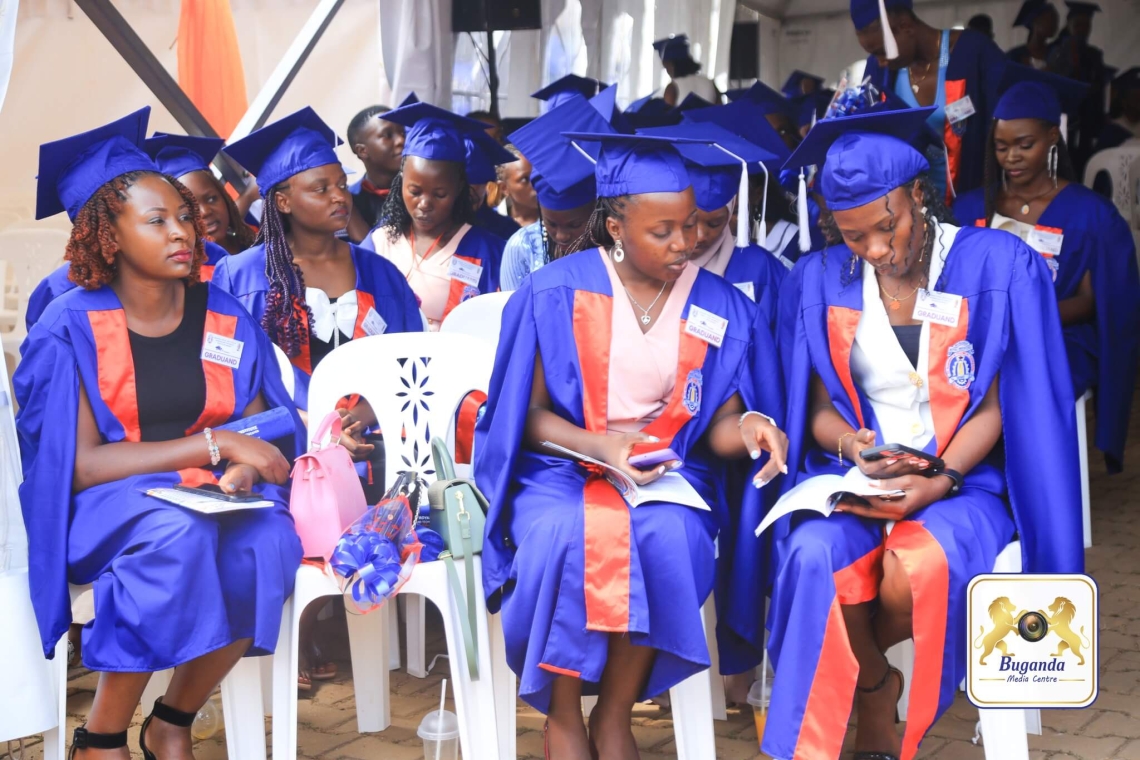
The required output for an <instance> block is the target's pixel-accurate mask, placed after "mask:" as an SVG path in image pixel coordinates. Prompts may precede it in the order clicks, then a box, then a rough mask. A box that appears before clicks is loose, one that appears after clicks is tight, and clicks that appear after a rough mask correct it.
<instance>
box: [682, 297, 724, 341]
mask: <svg viewBox="0 0 1140 760" xmlns="http://www.w3.org/2000/svg"><path fill="white" fill-rule="evenodd" d="M727 330H728V320H727V319H725V318H724V317H718V316H717V315H716V314H713V313H712V312H711V311H705V310H704V309H702V308H701V307H700V306H697V305H696V304H693V305H692V306H690V307H689V318H688V319H686V320H685V332H687V333H688V334H689V335H695V336H696V337H698V338H700V339H701V340H703V341H704V342H705V343H708V344H709V345H710V346H716V347H717V348H720V345H721V344H722V343H724V334H725V332H726V331H727Z"/></svg>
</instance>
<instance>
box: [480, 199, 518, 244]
mask: <svg viewBox="0 0 1140 760" xmlns="http://www.w3.org/2000/svg"><path fill="white" fill-rule="evenodd" d="M474 224H475V226H476V227H482V228H483V229H485V230H487V232H490V233H491V234H492V235H496V236H498V237H501V238H502V239H503V240H504V241H505V240H510V239H511V235H513V234H515V233H516V232H518V231H519V230H520V229H522V227H520V226H519V223H518V222H516V221H515V220H514V219H511V218H510V217H509V216H503V215H502V214H500V213H499V212H498V211H496V210H495V209H493V208H487V206H480V207H479V208H478V209H477V210H476V211H475V222H474Z"/></svg>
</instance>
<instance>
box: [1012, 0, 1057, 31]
mask: <svg viewBox="0 0 1140 760" xmlns="http://www.w3.org/2000/svg"><path fill="white" fill-rule="evenodd" d="M1050 8H1052V9H1053V10H1054V11H1056V10H1057V8H1056V6H1054V5H1053V4H1052V3H1050V2H1048V0H1025V2H1024V3H1022V4H1021V8H1020V9H1019V10H1018V11H1017V18H1015V19H1014V20H1013V25H1014V26H1023V27H1025V28H1026V29H1032V28H1033V22H1034V21H1036V20H1037V19H1038V18H1040V17H1041V14H1043V13H1045V12H1047V11H1048V10H1049V9H1050Z"/></svg>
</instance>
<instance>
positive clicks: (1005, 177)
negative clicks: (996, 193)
mask: <svg viewBox="0 0 1140 760" xmlns="http://www.w3.org/2000/svg"><path fill="white" fill-rule="evenodd" d="M1001 189H1002V190H1009V174H1007V173H1006V171H1005V169H1002V170H1001Z"/></svg>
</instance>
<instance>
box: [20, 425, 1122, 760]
mask: <svg viewBox="0 0 1140 760" xmlns="http://www.w3.org/2000/svg"><path fill="white" fill-rule="evenodd" d="M1089 432H1090V436H1089V437H1090V439H1091V438H1092V430H1091V426H1090V431H1089ZM1131 441H1132V442H1133V443H1132V446H1131V447H1130V450H1129V452H1128V453H1129V458H1128V464H1129V466H1130V469H1131V472H1129V473H1125V474H1122V475H1116V476H1113V477H1111V478H1109V477H1107V476H1106V475H1105V472H1104V464H1103V461H1102V460H1101V458H1100V456H1099V455H1098V454H1096V453H1094V454H1093V455H1092V457H1091V460H1092V461H1091V469H1092V478H1091V480H1092V498H1093V542H1094V546H1093V548H1092V549H1090V550H1089V551H1088V553H1087V555H1086V556H1087V565H1088V571H1089V573H1090V574H1091V575H1093V576H1094V577H1095V578H1096V580H1097V582H1098V584H1099V585H1100V593H1101V599H1100V604H1101V621H1100V622H1101V648H1100V662H1101V687H1100V698H1099V699H1098V700H1097V702H1096V703H1095V704H1094V705H1093V706H1092V707H1089V708H1088V709H1085V710H1076V711H1046V712H1045V713H1044V715H1043V721H1044V726H1045V727H1044V734H1043V735H1042V736H1031V737H1030V739H1029V746H1030V748H1031V751H1030V756H1031V758H1032V759H1033V760H1063V759H1065V758H1079V760H1140V410H1138V411H1137V412H1135V413H1134V414H1133V419H1132V431H1131ZM1047 444H1048V442H1043V445H1042V458H1043V462H1042V465H1043V466H1048V461H1047V460H1048V456H1049V450H1050V447H1049V446H1048V445H1047ZM439 630H440V629H439V625H438V620H436V621H431V618H429V635H432V634H434V635H432V639H431V641H430V642H429V658H430V657H431V656H433V655H434V654H436V653H439V652H440V651H442V650H443V643H442V636H441V635H440V632H439ZM328 636H329V638H331V639H332V640H333V641H334V642H336V641H337V640H338V638H340V637H341V636H343V632H342V631H338V630H336V629H335V628H332V629H330V630H329V632H328ZM344 651H347V648H344ZM440 663H441V664H440V665H439V666H438V667H437V672H436V673H434V674H433V675H431V676H429V677H428V678H426V679H424V680H420V679H415V678H410V677H408V676H407V675H406V674H404V673H402V672H394V673H393V674H392V689H393V692H394V697H393V701H392V719H393V725H392V727H391V728H389V729H388V730H387V731H385V732H383V733H381V734H371V735H367V736H362V735H359V734H357V733H356V720H355V712H354V701H353V694H352V683H351V674H350V673H349V667H350V666H349V663H348V662H347V660H345V661H342V662H341V663H340V666H341V671H342V672H341V675H340V676H339V677H338V678H337V680H336V681H333V682H327V683H323V684H320V685H318V687H317V689H316V690H315V692H314V693H313V695H312V696H311V697H310V696H306V697H303V698H302V699H301V702H300V707H299V717H300V726H299V746H300V753H301V755H302V756H303V757H305V758H311V759H313V760H317V759H320V760H418V759H419V758H422V757H423V751H422V745H421V743H420V740H419V739H418V738H417V736H416V727H417V726H418V725H419V721H420V718H421V717H422V716H423V715H424V713H426V712H428V711H430V710H432V709H434V708H435V706H436V705H437V704H438V702H439V688H440V680H441V679H442V677H443V673H442V672H441V671H444V670H445V668H446V661H445V660H441V661H440ZM0 682H2V678H0ZM95 684H96V676H95V675H94V674H91V673H88V672H87V671H85V670H83V669H81V668H80V669H75V670H73V671H72V674H71V682H70V688H69V696H68V704H67V708H68V714H69V730H70V727H71V726H73V725H76V724H77V723H78V722H79V721H80V720H82V716H83V715H85V714H86V711H87V709H88V708H89V707H90V705H91V699H92V696H93V691H94V688H95ZM215 700H217V697H215ZM451 709H454V706H451ZM670 718H671V716H670V714H669V713H668V711H665V710H661V709H660V708H658V707H655V706H653V705H642V706H639V708H638V709H637V714H636V718H635V722H636V728H635V730H634V733H635V734H636V736H637V742H638V745H639V746H640V747H641V750H642V758H643V760H665V758H672V757H675V751H674V744H673V724H672V721H671V719H670ZM976 721H977V710H975V709H974V708H973V707H972V706H971V705H970V704H969V703H968V702H967V701H966V698H965V696H963V695H961V694H959V696H958V698H957V700H956V702H955V703H954V705H953V707H952V708H951V709H950V710H949V711H948V712H947V714H946V715H945V716H943V718H942V719H941V720H940V721H938V723H937V724H936V725H935V726H934V727H933V729H931V731H930V734H929V735H928V737H927V739H926V741H925V743H924V744H923V747H922V750H921V752H920V755H919V756H920V757H922V758H937V760H974V759H975V758H977V759H980V758H982V757H983V750H982V748H981V747H980V746H975V745H973V744H972V743H971V741H970V740H971V738H972V737H973V735H974V724H975V722H976ZM140 722H141V716H140V715H137V714H136V719H135V723H134V726H133V727H132V730H131V738H130V742H131V746H132V747H137V734H138V725H139V723H140ZM267 726H268V721H267ZM518 728H519V738H518V751H519V757H525V758H541V757H542V734H541V730H542V716H541V715H539V714H538V713H536V712H535V711H533V710H531V709H530V708H528V707H526V706H525V705H523V704H522V703H521V702H520V703H519V708H518ZM715 728H716V735H717V753H716V755H717V758H718V759H719V760H751V758H760V757H763V756H762V755H759V754H758V751H757V742H756V730H755V727H754V724H753V720H752V715H751V712H750V711H743V712H742V711H740V710H735V709H732V710H730V711H729V719H728V721H726V722H717V723H716V724H715ZM850 738H851V736H850V735H849V736H848V739H850ZM32 742H33V743H32V744H31V745H30V746H29V748H28V750H29V751H28V752H27V754H26V757H28V758H29V759H30V760H40V759H41V758H42V757H43V755H42V745H41V744H40V743H39V740H38V737H37V738H35V739H33V740H32ZM2 751H3V750H0V752H2ZM196 755H197V758H198V760H224V758H225V744H224V738H223V737H222V736H221V734H219V735H218V736H217V737H215V738H213V739H210V740H207V741H203V742H201V743H199V745H198V748H197V751H196ZM4 757H6V756H5V755H3V754H0V758H4ZM132 757H140V755H137V754H135V755H133V756H132ZM473 760H489V759H484V758H478V759H473Z"/></svg>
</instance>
